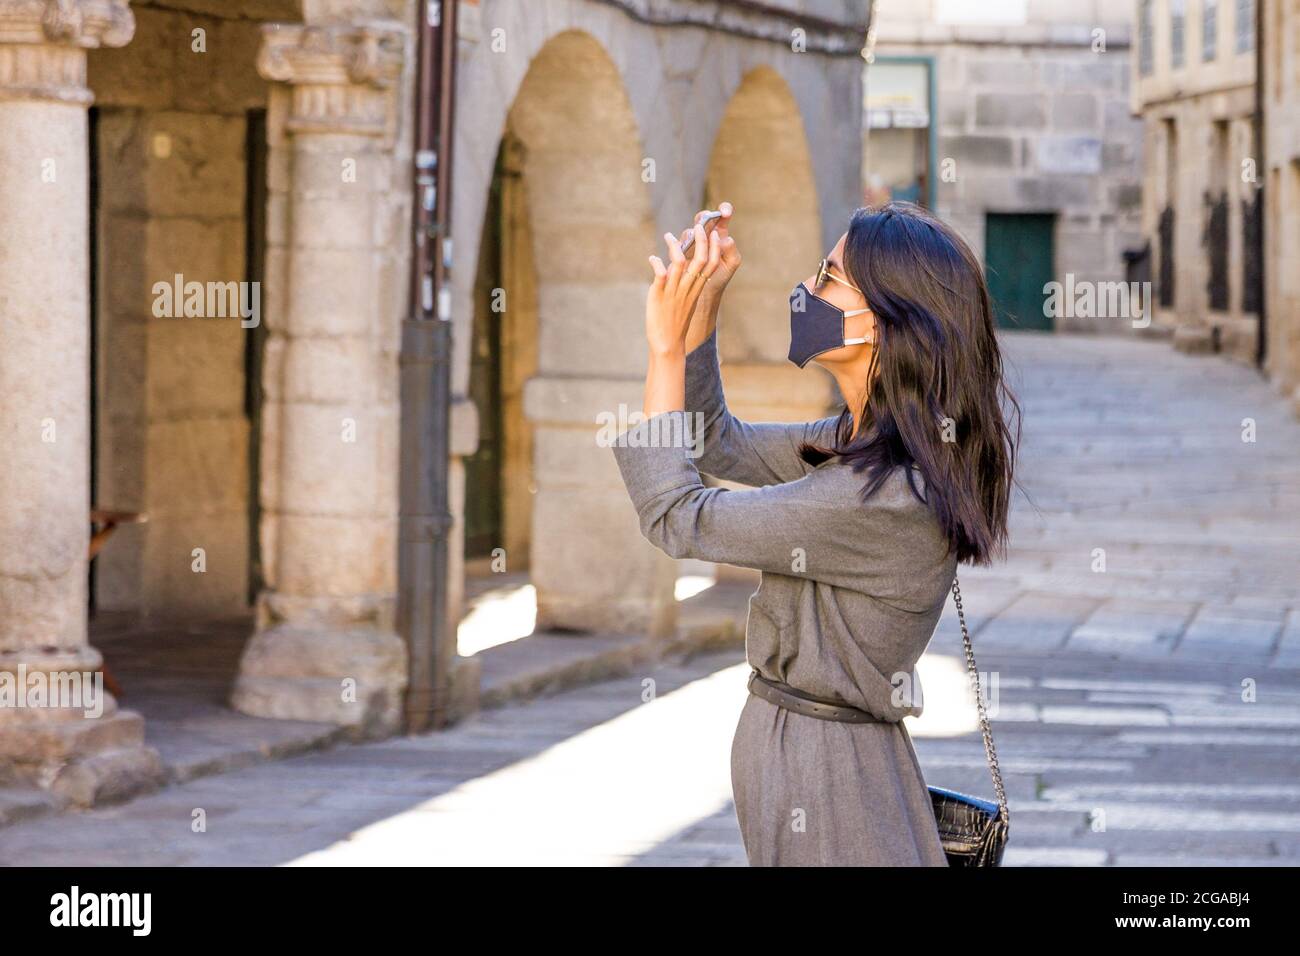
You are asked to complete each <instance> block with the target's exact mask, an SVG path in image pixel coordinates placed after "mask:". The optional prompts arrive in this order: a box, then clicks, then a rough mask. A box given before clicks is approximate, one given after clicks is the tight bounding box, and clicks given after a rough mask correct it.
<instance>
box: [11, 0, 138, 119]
mask: <svg viewBox="0 0 1300 956" xmlns="http://www.w3.org/2000/svg"><path fill="white" fill-rule="evenodd" d="M134 34H135V16H134V15H133V14H132V13H131V6H130V4H129V2H128V0H0V99H37V100H55V101H57V102H64V103H79V104H82V105H88V104H89V103H90V102H91V100H92V99H93V97H92V95H91V93H90V90H89V89H87V88H86V53H85V51H86V50H87V49H93V48H95V47H114V46H124V45H125V44H127V43H129V42H130V41H131V37H132V36H133V35H134Z"/></svg>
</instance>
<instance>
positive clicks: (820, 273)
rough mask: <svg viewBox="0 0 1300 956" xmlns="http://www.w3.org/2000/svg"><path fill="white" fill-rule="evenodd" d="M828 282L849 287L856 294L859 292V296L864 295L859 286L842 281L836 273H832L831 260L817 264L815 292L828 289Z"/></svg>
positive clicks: (824, 260) (814, 283)
mask: <svg viewBox="0 0 1300 956" xmlns="http://www.w3.org/2000/svg"><path fill="white" fill-rule="evenodd" d="M827 282H838V283H839V284H840V285H842V286H847V287H848V288H850V289H852V290H853V291H854V292H857V293H858V294H859V295H860V294H861V293H862V290H861V289H859V288H858V287H857V286H855V285H854V284H853V283H852V282H848V281H847V280H845V279H841V278H840V277H839V276H837V275H836V274H835V273H833V272H831V260H830V259H823V260H821V261H820V262H819V263H817V278H816V279H814V280H813V292H820V291H821V290H822V289H824V288H825V287H826V283H827Z"/></svg>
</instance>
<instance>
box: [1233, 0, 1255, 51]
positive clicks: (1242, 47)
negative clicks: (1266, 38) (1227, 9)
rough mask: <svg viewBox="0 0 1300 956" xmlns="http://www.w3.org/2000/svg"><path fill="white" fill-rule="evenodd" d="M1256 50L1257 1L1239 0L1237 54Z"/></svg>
mask: <svg viewBox="0 0 1300 956" xmlns="http://www.w3.org/2000/svg"><path fill="white" fill-rule="evenodd" d="M1253 49H1255V0H1237V52H1238V53H1249V52H1250V51H1251V50H1253Z"/></svg>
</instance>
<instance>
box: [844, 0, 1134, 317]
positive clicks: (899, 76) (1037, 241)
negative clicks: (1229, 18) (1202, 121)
mask: <svg viewBox="0 0 1300 956" xmlns="http://www.w3.org/2000/svg"><path fill="white" fill-rule="evenodd" d="M1130 8H1131V3H1130V2H1129V0H1072V2H1067V0H988V2H983V3H968V2H962V0H879V3H878V4H877V6H876V11H875V16H874V24H873V29H874V32H875V43H874V46H873V59H872V62H871V64H870V65H869V66H868V68H867V71H866V78H865V82H866V109H867V124H866V125H867V127H868V130H867V133H866V134H865V135H866V141H865V146H864V154H865V166H866V169H865V173H866V175H867V177H868V181H869V183H870V184H871V186H870V187H869V188H872V189H874V190H875V191H876V192H877V193H879V194H882V195H883V194H885V193H888V194H892V195H895V196H902V197H904V198H913V199H919V200H920V201H926V202H929V203H930V204H931V205H932V206H933V207H934V208H935V210H936V211H937V212H938V213H939V215H940V216H942V217H943V218H944V219H946V220H948V221H950V222H952V223H953V224H954V225H955V226H956V227H957V228H958V229H959V230H960V231H961V232H962V234H963V235H964V236H965V237H966V239H967V241H969V242H970V243H971V245H972V247H973V248H974V249H975V250H976V251H977V253H979V254H980V255H982V257H983V259H984V261H985V264H986V268H987V272H988V281H989V286H990V291H991V292H992V294H993V298H994V305H995V309H996V311H997V316H998V321H999V323H1000V324H1001V325H1003V326H1007V327H1013V328H1029V329H1051V328H1055V329H1060V330H1067V331H1082V330H1086V331H1107V332H1112V331H1113V332H1120V331H1129V330H1131V329H1132V328H1133V327H1134V325H1135V324H1136V325H1137V326H1138V327H1141V326H1142V325H1144V324H1145V322H1144V320H1143V319H1142V318H1141V315H1140V311H1139V310H1138V308H1137V307H1136V303H1134V302H1131V301H1128V299H1127V297H1120V299H1119V301H1116V299H1115V297H1112V296H1107V295H1105V294H1103V293H1104V292H1105V290H1106V289H1107V288H1108V286H1109V284H1113V283H1121V282H1125V281H1126V280H1127V279H1128V278H1129V277H1130V276H1129V273H1128V270H1127V268H1126V260H1125V254H1126V253H1128V252H1131V251H1132V250H1135V249H1136V248H1137V247H1139V246H1140V245H1141V232H1140V226H1141V223H1140V212H1141V185H1140V175H1141V166H1140V163H1141V125H1140V123H1138V122H1137V121H1135V120H1134V119H1133V118H1132V117H1131V115H1130V112H1129V103H1128V82H1129V67H1128V63H1129V52H1130V51H1129V38H1130V32H1131V31H1130V27H1129V24H1130V21H1131V19H1132V11H1131V9H1130ZM1053 282H1055V283H1059V284H1060V287H1059V290H1060V292H1061V293H1062V294H1061V295H1060V296H1058V298H1057V299H1056V300H1055V301H1052V300H1051V299H1049V298H1048V296H1049V295H1050V292H1049V293H1045V291H1044V290H1045V287H1047V286H1048V285H1049V283H1053ZM1085 288H1087V289H1088V290H1089V291H1090V293H1091V294H1090V295H1089V296H1088V297H1087V298H1086V299H1085V297H1084V296H1083V295H1082V290H1084V289H1085ZM1126 290H1127V287H1125V290H1121V291H1126ZM1117 306H1118V307H1117Z"/></svg>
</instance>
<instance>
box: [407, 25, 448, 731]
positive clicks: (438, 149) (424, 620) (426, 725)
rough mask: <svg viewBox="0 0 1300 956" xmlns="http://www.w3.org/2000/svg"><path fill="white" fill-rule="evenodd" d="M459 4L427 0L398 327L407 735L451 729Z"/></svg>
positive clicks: (421, 32)
mask: <svg viewBox="0 0 1300 956" xmlns="http://www.w3.org/2000/svg"><path fill="white" fill-rule="evenodd" d="M457 5H458V3H457V0H421V2H420V3H419V4H418V7H417V16H418V18H419V23H418V25H417V31H418V36H419V62H418V67H417V79H416V93H415V143H414V146H415V163H414V166H415V169H414V172H415V179H414V187H415V188H414V197H413V198H414V201H413V203H412V207H413V208H412V217H411V218H412V235H411V290H410V312H409V315H408V318H406V319H405V320H404V321H403V322H402V354H401V359H400V370H401V404H402V409H401V414H402V419H401V420H402V426H401V427H402V431H401V476H400V495H401V514H400V520H399V529H400V544H399V552H398V613H397V621H398V629H399V631H400V632H401V634H402V636H403V638H405V640H406V646H407V651H408V654H409V659H410V666H409V675H410V677H409V682H408V685H407V693H406V729H407V732H408V733H420V732H421V731H425V730H429V729H431V728H437V727H442V726H444V725H445V724H446V722H447V695H448V690H449V683H450V680H449V679H450V673H449V672H450V668H451V663H452V659H453V656H454V651H455V649H454V647H453V646H452V637H453V634H452V633H451V628H450V622H449V621H448V618H447V569H448V554H447V543H448V542H447V538H448V534H449V532H450V530H451V511H450V508H449V507H448V489H447V485H448V475H447V468H448V462H449V457H450V441H449V437H450V436H449V432H450V425H451V287H450V285H449V283H448V278H449V273H450V270H451V231H450V226H451V169H452V134H453V131H454V128H455V114H454V109H453V106H454V102H455V78H456V8H457Z"/></svg>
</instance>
